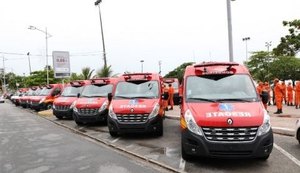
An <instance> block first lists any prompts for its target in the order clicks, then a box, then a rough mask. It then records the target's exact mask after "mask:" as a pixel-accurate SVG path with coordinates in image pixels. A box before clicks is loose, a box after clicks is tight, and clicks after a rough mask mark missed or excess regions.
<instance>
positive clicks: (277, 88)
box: [256, 78, 300, 114]
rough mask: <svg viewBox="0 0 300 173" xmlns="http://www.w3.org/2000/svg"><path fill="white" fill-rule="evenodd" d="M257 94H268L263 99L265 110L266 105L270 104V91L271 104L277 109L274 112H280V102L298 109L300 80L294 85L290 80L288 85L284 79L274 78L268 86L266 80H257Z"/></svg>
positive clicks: (299, 103)
mask: <svg viewBox="0 0 300 173" xmlns="http://www.w3.org/2000/svg"><path fill="white" fill-rule="evenodd" d="M256 89H257V92H258V94H260V95H261V96H262V95H263V94H267V95H268V97H267V98H268V100H267V101H263V103H264V106H265V109H266V110H267V106H268V105H271V102H270V98H271V91H272V95H273V97H272V102H273V105H276V107H277V111H276V112H274V114H281V113H283V112H282V104H283V103H284V104H286V105H287V106H294V105H295V108H296V109H298V108H300V81H296V82H295V85H293V84H292V82H288V85H286V84H285V81H281V82H280V80H279V79H277V78H276V79H274V84H273V86H272V87H270V85H269V83H268V82H259V83H258V86H257V87H256Z"/></svg>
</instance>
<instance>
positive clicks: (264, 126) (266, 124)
mask: <svg viewBox="0 0 300 173" xmlns="http://www.w3.org/2000/svg"><path fill="white" fill-rule="evenodd" d="M270 129H271V123H270V116H269V114H268V113H267V111H266V110H264V122H263V124H262V125H261V126H260V127H259V128H258V131H257V136H261V135H264V134H266V133H267V132H269V131H270Z"/></svg>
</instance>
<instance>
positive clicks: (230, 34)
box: [227, 0, 234, 62]
mask: <svg viewBox="0 0 300 173" xmlns="http://www.w3.org/2000/svg"><path fill="white" fill-rule="evenodd" d="M231 1H234V0H227V23H228V44H229V61H230V62H233V44H232V24H231V23H232V22H231Z"/></svg>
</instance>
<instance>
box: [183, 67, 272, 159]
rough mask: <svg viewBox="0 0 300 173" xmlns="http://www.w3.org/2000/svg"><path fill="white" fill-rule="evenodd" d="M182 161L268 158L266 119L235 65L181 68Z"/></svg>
mask: <svg viewBox="0 0 300 173" xmlns="http://www.w3.org/2000/svg"><path fill="white" fill-rule="evenodd" d="M181 106H182V107H181V119H180V125H181V129H182V132H181V135H182V138H181V139H182V141H181V146H182V157H183V158H184V159H190V158H191V157H192V156H204V157H233V158H234V157H238V158H241V157H244V158H261V159H268V157H269V155H270V153H271V151H272V148H273V133H272V129H271V124H270V116H269V115H268V113H267V111H266V110H265V109H264V106H263V104H262V101H261V99H260V97H259V95H258V94H257V92H256V89H255V86H254V84H253V80H252V78H251V76H250V74H249V71H248V70H247V69H246V67H244V66H243V65H239V64H237V63H231V62H225V63H219V62H209V63H202V64H196V65H191V66H188V67H186V70H185V74H184V82H183V98H182V105H181Z"/></svg>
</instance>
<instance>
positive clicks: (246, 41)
mask: <svg viewBox="0 0 300 173" xmlns="http://www.w3.org/2000/svg"><path fill="white" fill-rule="evenodd" d="M242 40H243V41H245V43H246V61H248V44H247V43H248V40H250V37H244V38H243V39H242Z"/></svg>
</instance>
